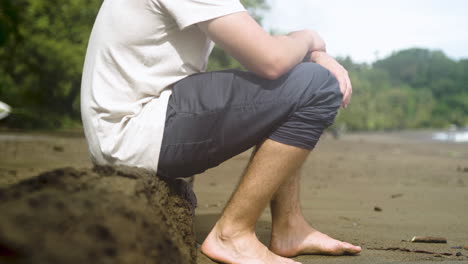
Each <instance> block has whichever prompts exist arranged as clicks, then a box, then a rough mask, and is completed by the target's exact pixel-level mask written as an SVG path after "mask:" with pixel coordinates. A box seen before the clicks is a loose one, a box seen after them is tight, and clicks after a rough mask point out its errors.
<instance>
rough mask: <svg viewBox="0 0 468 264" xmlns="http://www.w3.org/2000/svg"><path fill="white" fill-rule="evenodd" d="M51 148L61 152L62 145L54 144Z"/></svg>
mask: <svg viewBox="0 0 468 264" xmlns="http://www.w3.org/2000/svg"><path fill="white" fill-rule="evenodd" d="M53 150H54V151H56V152H63V147H62V146H54V147H53Z"/></svg>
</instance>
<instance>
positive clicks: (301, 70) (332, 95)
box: [288, 63, 343, 110]
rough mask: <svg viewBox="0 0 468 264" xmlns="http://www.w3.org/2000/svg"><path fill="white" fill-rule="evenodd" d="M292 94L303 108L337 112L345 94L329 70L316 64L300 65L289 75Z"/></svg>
mask: <svg viewBox="0 0 468 264" xmlns="http://www.w3.org/2000/svg"><path fill="white" fill-rule="evenodd" d="M288 79H289V80H290V82H291V83H290V87H289V88H290V89H291V90H290V92H291V94H295V99H296V101H295V103H299V104H300V105H302V106H306V105H307V106H315V107H322V106H323V107H326V108H329V109H333V108H335V110H337V109H338V108H339V107H340V105H341V100H342V98H343V94H342V93H341V90H340V87H339V84H338V81H337V80H336V78H335V76H333V74H331V73H330V71H328V70H327V69H325V68H324V67H322V66H321V65H319V64H316V63H300V64H298V65H297V66H296V67H295V68H294V69H293V70H292V71H291V72H290V74H289V76H288Z"/></svg>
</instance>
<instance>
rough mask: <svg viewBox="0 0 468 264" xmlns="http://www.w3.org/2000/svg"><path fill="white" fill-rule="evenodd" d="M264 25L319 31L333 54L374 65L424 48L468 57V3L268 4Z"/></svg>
mask: <svg viewBox="0 0 468 264" xmlns="http://www.w3.org/2000/svg"><path fill="white" fill-rule="evenodd" d="M267 2H268V3H269V5H270V7H271V9H270V10H269V11H268V12H266V13H265V15H264V20H263V25H264V27H265V28H266V29H274V30H275V31H279V32H282V33H287V32H290V31H294V30H300V29H306V28H308V29H313V30H315V31H317V32H318V33H319V34H320V35H321V36H322V37H323V39H324V40H325V42H326V43H327V49H328V52H329V53H330V54H332V55H333V56H348V55H349V56H351V58H352V59H353V61H356V62H367V63H372V62H373V61H375V60H376V59H382V58H385V57H387V56H389V55H391V53H392V52H394V51H398V50H402V49H406V48H413V47H420V48H428V49H437V50H442V51H443V52H444V53H445V54H446V55H448V56H449V57H451V58H453V59H461V58H468V0H321V1H319V0H267Z"/></svg>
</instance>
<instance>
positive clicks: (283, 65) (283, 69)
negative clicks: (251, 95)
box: [259, 56, 291, 80]
mask: <svg viewBox="0 0 468 264" xmlns="http://www.w3.org/2000/svg"><path fill="white" fill-rule="evenodd" d="M290 68H291V66H290V65H289V64H288V63H287V61H285V60H284V59H283V58H281V57H280V56H272V57H271V58H269V60H268V61H267V62H266V63H264V65H263V66H262V68H261V71H260V72H259V75H260V76H261V77H263V78H265V79H268V80H276V79H278V78H280V77H281V76H283V75H284V74H285V73H287V72H288V71H289V70H290Z"/></svg>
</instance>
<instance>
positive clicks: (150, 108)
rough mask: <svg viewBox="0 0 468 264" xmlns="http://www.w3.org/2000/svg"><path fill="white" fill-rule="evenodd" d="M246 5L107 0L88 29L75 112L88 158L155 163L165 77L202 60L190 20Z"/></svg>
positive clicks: (203, 51)
mask: <svg viewBox="0 0 468 264" xmlns="http://www.w3.org/2000/svg"><path fill="white" fill-rule="evenodd" d="M241 11H245V8H244V7H243V6H242V4H241V3H240V2H239V0H105V1H104V3H103V4H102V6H101V9H100V11H99V14H98V16H97V18H96V22H95V24H94V27H93V31H92V33H91V38H90V40H89V44H88V50H87V54H86V60H85V64H84V70H83V78H82V86H81V114H82V119H83V126H84V131H85V135H86V139H87V140H88V145H89V151H90V153H91V157H92V160H93V162H94V163H96V164H100V165H105V164H115V165H128V166H135V167H142V168H146V169H149V170H152V171H156V170H157V167H158V160H159V152H160V149H161V142H162V136H163V131H164V123H165V119H166V109H167V103H168V99H169V96H170V94H171V85H172V84H174V83H175V82H177V81H179V80H180V79H182V78H184V77H187V76H189V75H191V74H194V73H197V72H202V71H204V70H205V68H206V64H207V61H208V56H209V54H210V52H211V50H212V48H213V42H212V41H211V40H210V39H209V38H207V37H206V35H205V34H204V33H203V32H202V31H201V30H200V29H199V28H198V27H197V26H196V25H195V24H196V23H198V22H201V21H206V20H209V19H213V18H216V17H220V16H224V15H227V14H231V13H236V12H241Z"/></svg>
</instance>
